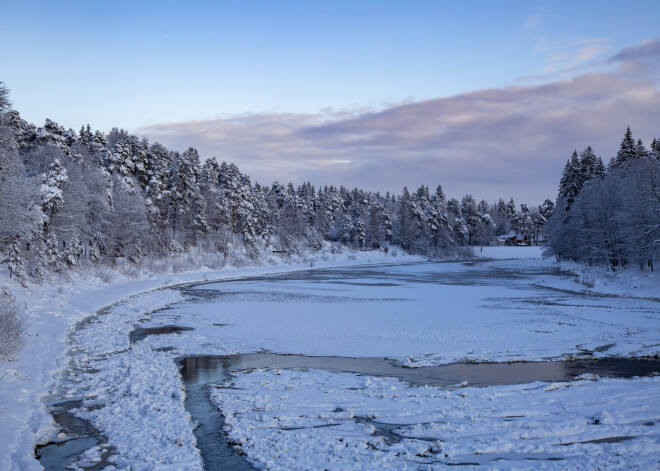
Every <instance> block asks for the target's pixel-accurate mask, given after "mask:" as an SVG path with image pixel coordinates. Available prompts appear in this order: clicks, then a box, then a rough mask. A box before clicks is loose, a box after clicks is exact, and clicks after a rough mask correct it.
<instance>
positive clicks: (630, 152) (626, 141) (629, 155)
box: [612, 126, 637, 167]
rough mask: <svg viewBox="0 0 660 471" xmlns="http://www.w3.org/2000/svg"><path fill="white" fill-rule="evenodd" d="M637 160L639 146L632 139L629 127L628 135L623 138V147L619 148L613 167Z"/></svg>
mask: <svg viewBox="0 0 660 471" xmlns="http://www.w3.org/2000/svg"><path fill="white" fill-rule="evenodd" d="M635 159H637V146H636V145H635V140H634V139H633V137H632V131H631V130H630V126H628V129H626V133H625V134H624V136H623V140H622V141H621V145H620V146H619V152H617V154H616V157H615V158H614V161H613V165H612V166H613V167H618V166H619V165H621V164H622V163H624V162H627V161H629V160H635Z"/></svg>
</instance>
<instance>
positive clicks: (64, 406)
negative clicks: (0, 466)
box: [36, 400, 110, 471]
mask: <svg viewBox="0 0 660 471" xmlns="http://www.w3.org/2000/svg"><path fill="white" fill-rule="evenodd" d="M81 405H82V401H80V400H74V401H65V402H61V403H58V404H53V405H52V406H51V408H50V410H51V414H52V415H53V418H54V419H55V422H57V425H59V426H60V428H61V429H62V431H63V432H65V433H66V434H67V440H66V441H63V442H59V443H49V444H47V445H44V446H40V447H37V449H36V456H37V459H38V460H39V463H40V464H41V466H43V467H44V469H45V470H46V471H64V470H69V469H71V468H68V466H69V465H70V464H71V463H73V462H75V461H77V460H78V458H79V457H80V455H81V454H82V453H84V452H85V451H87V450H89V449H90V448H92V447H94V446H96V445H99V444H101V443H104V442H105V441H106V439H105V437H104V436H103V435H102V434H101V433H100V432H99V431H98V430H97V429H96V428H94V427H93V426H92V425H91V424H90V423H89V422H88V421H87V420H84V419H81V418H80V417H77V416H76V415H75V413H74V412H73V411H74V409H77V408H79V407H80V406H81ZM109 456H110V452H109V451H106V452H105V453H103V454H102V455H101V461H100V462H98V463H96V464H95V465H93V466H89V467H85V469H88V470H97V469H103V468H105V467H107V466H109V465H110V463H108V462H107V461H105V460H106V459H107V458H108V457H109Z"/></svg>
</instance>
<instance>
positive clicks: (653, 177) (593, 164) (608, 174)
mask: <svg viewBox="0 0 660 471" xmlns="http://www.w3.org/2000/svg"><path fill="white" fill-rule="evenodd" d="M656 149H657V140H655V139H654V141H653V144H652V145H651V151H647V149H646V148H645V147H644V145H643V144H642V142H641V140H638V141H637V143H635V141H634V140H633V138H632V131H631V130H630V128H628V129H627V130H626V133H625V135H624V137H623V140H622V142H621V145H620V148H619V152H618V153H617V156H616V158H614V159H612V161H611V164H610V165H609V168H608V170H607V171H605V168H604V165H603V163H602V160H601V159H600V158H596V159H595V158H594V155H593V152H592V151H591V148H590V147H588V148H587V149H586V150H585V151H584V152H583V153H582V154H581V155H580V160H579V161H577V159H576V158H575V157H576V153H574V154H573V158H572V159H571V161H569V163H567V165H566V167H565V169H564V173H563V175H562V180H561V182H560V190H559V195H558V197H557V204H556V207H555V210H554V211H553V212H552V216H551V217H548V216H546V212H547V211H546V208H547V209H548V210H550V202H548V201H546V203H544V205H543V206H542V208H541V214H542V215H543V216H544V217H545V218H546V219H547V224H546V235H547V242H548V244H547V252H548V253H549V254H552V255H554V256H556V257H557V258H559V259H566V260H574V261H579V262H584V263H589V264H602V265H605V266H607V267H608V269H611V270H613V271H615V270H618V269H620V268H623V267H626V266H627V265H630V264H631V263H633V264H635V265H637V266H639V267H640V268H641V269H644V268H645V267H648V268H649V269H651V270H653V268H654V260H655V258H656V257H657V252H658V247H660V161H659V160H658V159H657V157H656V155H655V154H654V152H657V150H656ZM578 165H579V167H580V168H581V169H582V172H581V173H578V172H576V171H575V170H576V168H578Z"/></svg>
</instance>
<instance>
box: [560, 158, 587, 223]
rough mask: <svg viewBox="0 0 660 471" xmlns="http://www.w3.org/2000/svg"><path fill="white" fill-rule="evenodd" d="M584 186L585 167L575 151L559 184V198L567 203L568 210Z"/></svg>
mask: <svg viewBox="0 0 660 471" xmlns="http://www.w3.org/2000/svg"><path fill="white" fill-rule="evenodd" d="M583 184H584V181H583V167H582V164H581V163H580V159H579V158H578V153H577V151H573V155H572V156H571V160H569V161H568V162H566V166H565V167H564V172H563V173H562V176H561V181H560V182H559V197H560V198H562V199H563V200H564V201H565V207H566V210H568V209H570V207H571V205H572V204H573V202H574V201H575V198H576V197H577V195H578V193H579V192H580V190H581V189H582V185H583Z"/></svg>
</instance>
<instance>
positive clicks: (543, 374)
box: [180, 353, 660, 471]
mask: <svg viewBox="0 0 660 471" xmlns="http://www.w3.org/2000/svg"><path fill="white" fill-rule="evenodd" d="M180 364H181V377H182V378H183V382H184V385H185V387H186V392H187V395H188V397H187V398H186V404H185V405H186V408H187V409H188V412H190V414H191V415H192V417H193V419H194V420H196V421H197V422H198V423H199V424H200V425H199V427H198V428H197V430H196V431H195V436H196V437H197V441H198V446H199V448H200V451H201V452H202V458H203V460H204V466H205V469H207V470H220V469H225V470H232V471H233V470H245V469H252V467H251V465H250V464H249V463H248V462H247V461H246V460H245V459H244V458H243V456H241V455H239V454H238V453H237V452H236V451H235V450H234V449H233V447H232V446H231V445H230V444H229V443H228V442H227V438H226V436H225V435H224V434H223V433H222V431H223V428H224V420H223V418H222V414H221V413H220V412H219V411H218V410H217V409H216V408H215V407H214V406H213V405H211V402H210V401H209V398H208V387H209V386H210V385H214V384H220V383H224V382H225V381H226V380H228V379H230V375H231V373H232V372H237V371H245V370H251V369H257V368H267V369H275V368H277V369H292V368H293V369H320V370H326V371H330V372H337V373H339V372H348V373H355V374H360V375H368V376H382V377H394V378H398V379H400V380H402V381H405V382H407V383H410V384H413V385H416V386H424V385H429V386H436V387H448V386H452V385H457V384H459V383H462V382H463V381H467V383H468V385H470V386H476V387H484V386H496V385H506V384H521V383H529V382H533V381H569V380H572V379H574V378H575V377H576V376H579V375H581V374H584V373H592V374H597V375H599V376H609V377H614V378H631V377H633V376H648V375H650V374H652V373H660V360H632V359H628V358H604V359H597V360H583V361H553V362H526V363H523V362H521V363H481V364H463V363H454V364H449V365H442V366H426V367H421V368H404V367H402V366H401V365H399V364H397V363H396V362H394V361H392V360H388V359H386V358H345V357H309V356H302V355H278V354H273V353H252V354H244V355H233V356H191V357H186V358H183V359H182V360H181V361H180ZM365 420H366V419H365ZM372 425H374V426H375V427H376V429H377V432H378V433H379V434H382V436H384V437H386V438H388V439H389V440H392V441H394V440H397V436H396V435H395V434H393V433H392V431H391V427H388V426H387V424H379V423H372ZM395 427H397V428H398V427H400V426H399V425H397V426H395Z"/></svg>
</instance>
